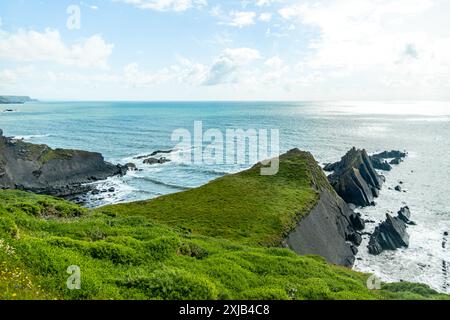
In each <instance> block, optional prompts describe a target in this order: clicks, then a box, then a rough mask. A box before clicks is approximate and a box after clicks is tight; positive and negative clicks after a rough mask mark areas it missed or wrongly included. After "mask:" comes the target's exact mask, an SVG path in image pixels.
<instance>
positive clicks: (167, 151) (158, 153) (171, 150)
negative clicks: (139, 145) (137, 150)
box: [134, 149, 177, 160]
mask: <svg viewBox="0 0 450 320" xmlns="http://www.w3.org/2000/svg"><path fill="white" fill-rule="evenodd" d="M175 151H177V149H170V150H156V151H153V152H152V153H151V154H147V155H144V156H138V157H134V159H135V160H142V159H147V158H152V157H155V156H157V155H160V154H169V153H172V152H175Z"/></svg>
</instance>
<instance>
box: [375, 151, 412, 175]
mask: <svg viewBox="0 0 450 320" xmlns="http://www.w3.org/2000/svg"><path fill="white" fill-rule="evenodd" d="M406 156H407V153H406V152H401V151H398V150H392V151H384V152H381V153H378V154H374V155H372V156H371V157H370V158H371V159H372V163H373V165H374V167H375V168H376V169H379V170H387V171H389V170H391V169H392V166H391V165H398V164H400V163H401V162H402V161H403V159H404V158H406ZM386 159H391V160H390V161H389V163H388V162H387V161H386ZM383 167H384V168H386V169H383Z"/></svg>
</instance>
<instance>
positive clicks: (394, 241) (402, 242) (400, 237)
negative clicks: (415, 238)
mask: <svg viewBox="0 0 450 320" xmlns="http://www.w3.org/2000/svg"><path fill="white" fill-rule="evenodd" d="M408 246H409V235H408V233H407V232H406V224H405V222H404V221H403V220H402V219H400V218H399V217H395V218H393V217H392V216H390V215H389V214H387V215H386V221H384V222H383V223H381V224H380V225H379V226H378V227H376V228H375V232H374V233H373V234H372V235H371V237H370V241H369V246H368V249H369V253H370V254H373V255H378V254H380V253H381V252H383V250H395V249H398V248H402V247H408Z"/></svg>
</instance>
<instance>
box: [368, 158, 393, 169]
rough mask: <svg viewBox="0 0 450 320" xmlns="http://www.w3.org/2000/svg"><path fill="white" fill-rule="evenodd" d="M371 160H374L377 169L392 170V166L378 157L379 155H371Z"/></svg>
mask: <svg viewBox="0 0 450 320" xmlns="http://www.w3.org/2000/svg"><path fill="white" fill-rule="evenodd" d="M370 160H371V161H372V165H373V167H374V168H375V169H378V170H383V171H391V170H392V166H391V165H390V164H389V163H388V162H387V161H386V160H384V159H382V158H377V157H373V156H372V157H370Z"/></svg>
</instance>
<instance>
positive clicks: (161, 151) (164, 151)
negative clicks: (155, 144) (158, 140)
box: [150, 149, 175, 157]
mask: <svg viewBox="0 0 450 320" xmlns="http://www.w3.org/2000/svg"><path fill="white" fill-rule="evenodd" d="M174 151H175V150H172V149H170V150H157V151H154V152H152V154H151V155H150V157H154V156H156V155H158V154H164V153H166V154H167V153H172V152H174Z"/></svg>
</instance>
